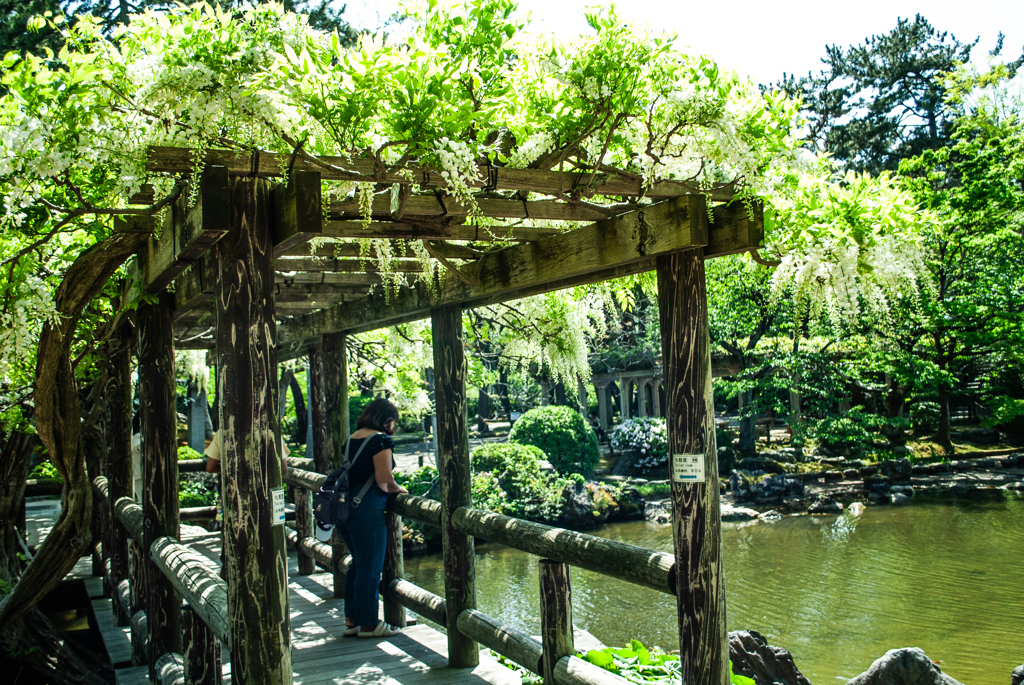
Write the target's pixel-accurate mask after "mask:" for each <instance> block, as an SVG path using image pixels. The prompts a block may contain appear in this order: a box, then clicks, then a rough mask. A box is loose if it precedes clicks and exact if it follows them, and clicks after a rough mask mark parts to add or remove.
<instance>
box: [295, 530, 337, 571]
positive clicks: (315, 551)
mask: <svg viewBox="0 0 1024 685" xmlns="http://www.w3.org/2000/svg"><path fill="white" fill-rule="evenodd" d="M285 535H286V537H287V539H288V542H290V543H291V544H292V546H293V547H295V549H296V550H299V551H301V552H302V553H303V554H307V555H309V556H310V557H312V558H313V559H314V560H315V561H316V562H318V563H320V564H322V565H323V566H324V568H331V564H332V557H331V545H330V544H328V543H326V542H320V541H319V540H317V539H316V538H300V537H299V535H298V533H297V532H296V531H294V530H289V531H287V532H286V533H285ZM351 561H352V556H351V555H344V556H342V557H341V558H340V559H339V561H338V565H339V566H340V567H341V568H342V569H343V570H344V571H347V570H348V566H349V564H350V563H351Z"/></svg>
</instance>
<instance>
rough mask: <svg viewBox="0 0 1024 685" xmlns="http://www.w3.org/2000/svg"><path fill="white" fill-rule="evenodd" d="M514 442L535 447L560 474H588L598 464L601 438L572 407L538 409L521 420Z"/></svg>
mask: <svg viewBox="0 0 1024 685" xmlns="http://www.w3.org/2000/svg"><path fill="white" fill-rule="evenodd" d="M508 441H509V442H510V443H520V444H523V445H533V446H535V447H539V448H540V449H541V451H542V452H544V454H545V456H546V457H547V460H548V461H549V462H551V465H552V466H554V467H555V470H557V471H558V472H559V473H562V474H568V473H581V474H586V473H587V472H589V471H590V470H591V469H592V468H594V464H596V463H597V458H598V455H599V452H598V448H597V436H596V435H594V431H593V430H592V429H591V428H590V426H588V425H587V422H586V421H584V420H583V416H582V415H581V414H580V413H579V412H577V411H575V410H573V409H570V408H569V407H560V406H551V407H537V408H536V409H531V410H530V411H528V412H526V413H525V414H523V415H522V416H521V417H519V420H518V421H516V423H515V425H514V426H512V430H511V431H510V432H509V434H508Z"/></svg>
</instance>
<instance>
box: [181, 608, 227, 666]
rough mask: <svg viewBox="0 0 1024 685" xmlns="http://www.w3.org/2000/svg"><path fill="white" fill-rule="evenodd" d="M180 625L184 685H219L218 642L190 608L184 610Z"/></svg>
mask: <svg viewBox="0 0 1024 685" xmlns="http://www.w3.org/2000/svg"><path fill="white" fill-rule="evenodd" d="M226 608H227V607H225V609H226ZM182 623H183V624H184V628H185V653H184V654H183V656H184V658H185V673H184V676H185V685H221V683H222V682H223V679H222V677H221V662H220V640H218V639H217V636H216V635H214V633H213V631H212V630H210V627H209V626H207V625H206V623H205V622H204V621H203V619H202V618H200V617H199V615H198V614H196V612H195V610H193V609H192V607H191V606H189V607H187V608H186V609H185V612H184V614H183V616H182Z"/></svg>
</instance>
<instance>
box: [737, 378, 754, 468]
mask: <svg viewBox="0 0 1024 685" xmlns="http://www.w3.org/2000/svg"><path fill="white" fill-rule="evenodd" d="M753 402H754V391H753V390H744V391H743V392H741V393H740V397H739V405H740V441H739V445H738V446H737V448H738V449H739V451H740V452H741V453H742V454H753V453H754V452H756V451H757V414H756V413H751V414H750V416H744V415H743V408H744V407H749V406H750V405H751V404H753Z"/></svg>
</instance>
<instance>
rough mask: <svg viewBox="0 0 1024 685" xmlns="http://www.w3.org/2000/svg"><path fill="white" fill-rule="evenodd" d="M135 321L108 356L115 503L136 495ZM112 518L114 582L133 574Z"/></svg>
mask: <svg viewBox="0 0 1024 685" xmlns="http://www.w3.org/2000/svg"><path fill="white" fill-rule="evenodd" d="M134 333H135V332H134V329H133V326H132V323H131V321H130V320H129V319H128V318H127V317H126V318H125V319H124V320H123V321H122V322H121V324H120V325H119V326H118V327H117V329H116V330H115V331H114V335H113V337H112V338H111V340H110V343H109V353H108V354H107V356H106V360H107V392H106V402H105V408H104V417H103V418H104V431H103V432H104V438H105V439H104V444H105V447H106V453H107V455H106V468H105V469H104V471H105V473H106V476H107V488H108V490H107V492H108V497H109V501H110V503H111V504H113V503H114V502H116V501H117V500H119V499H121V498H122V497H132V494H133V493H132V488H133V483H132V478H133V476H132V380H131V343H132V338H133V337H134ZM105 512H106V514H107V515H108V518H109V523H108V526H109V532H108V534H107V539H108V540H109V541H110V551H109V557H110V575H111V576H112V577H113V581H114V583H120V582H121V581H122V580H124V579H125V578H128V577H129V575H130V574H129V563H128V530H127V529H126V528H125V527H124V524H123V523H121V522H120V521H119V520H118V519H117V517H116V516H114V512H113V511H112V510H111V509H110V508H105ZM111 604H113V606H114V623H115V624H116V625H119V626H127V625H131V616H129V615H127V614H126V613H125V612H124V610H123V609H122V607H121V603H120V602H111Z"/></svg>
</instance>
